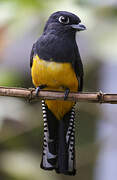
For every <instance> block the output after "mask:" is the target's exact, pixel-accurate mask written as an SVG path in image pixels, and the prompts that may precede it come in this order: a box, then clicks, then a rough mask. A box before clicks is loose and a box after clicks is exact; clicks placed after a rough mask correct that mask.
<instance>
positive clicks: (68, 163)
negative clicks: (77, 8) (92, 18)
mask: <svg viewBox="0 0 117 180" xmlns="http://www.w3.org/2000/svg"><path fill="white" fill-rule="evenodd" d="M85 29H86V28H85V26H84V25H82V24H81V20H80V18H79V17H78V16H76V15H75V14H72V13H70V12H66V11H58V12H55V13H53V14H52V15H51V16H50V17H49V19H48V21H47V23H46V25H45V28H44V31H43V34H42V35H41V37H40V38H39V39H38V40H37V41H36V43H34V44H33V47H32V51H31V56H30V66H31V75H32V81H33V84H34V85H35V87H36V94H37V95H38V92H39V90H40V89H45V90H46V89H47V90H58V91H64V93H65V94H64V100H63V101H62V100H43V101H42V109H43V119H44V144H43V155H42V162H41V168H43V169H45V170H53V169H54V170H55V171H56V172H57V173H62V174H66V175H75V173H76V169H75V129H74V117H75V112H74V104H75V102H72V101H67V97H68V94H69V92H70V91H71V92H77V91H82V87H83V65H82V62H81V58H80V54H79V50H78V47H77V44H76V40H75V35H76V32H77V31H83V30H85Z"/></svg>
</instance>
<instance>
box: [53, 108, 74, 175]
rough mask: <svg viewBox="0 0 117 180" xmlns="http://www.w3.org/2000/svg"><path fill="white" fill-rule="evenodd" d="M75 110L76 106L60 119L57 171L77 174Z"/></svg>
mask: <svg viewBox="0 0 117 180" xmlns="http://www.w3.org/2000/svg"><path fill="white" fill-rule="evenodd" d="M74 118H75V111H74V108H72V110H71V111H70V112H69V113H67V114H66V115H65V116H64V117H63V119H62V120H61V121H59V123H60V124H59V138H58V139H59V141H58V167H57V169H56V172H57V173H62V174H66V175H75V174H76V169H75V127H74V126H75V124H74Z"/></svg>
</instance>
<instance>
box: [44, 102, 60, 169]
mask: <svg viewBox="0 0 117 180" xmlns="http://www.w3.org/2000/svg"><path fill="white" fill-rule="evenodd" d="M42 110H43V120H44V142H43V155H42V161H41V168H42V169H45V170H53V169H55V168H56V162H57V144H58V143H57V141H58V140H57V139H58V137H57V136H58V120H57V119H56V117H55V116H54V115H53V114H52V112H51V111H50V110H49V109H48V108H47V106H46V105H45V102H44V100H42Z"/></svg>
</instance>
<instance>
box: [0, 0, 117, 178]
mask: <svg viewBox="0 0 117 180" xmlns="http://www.w3.org/2000/svg"><path fill="white" fill-rule="evenodd" d="M59 10H65V11H70V12H72V13H75V14H77V15H78V16H79V17H80V18H81V20H82V23H83V24H85V25H86V27H87V31H85V32H81V33H78V34H77V42H78V46H79V50H80V54H81V57H82V61H83V64H84V72H85V77H84V91H88V92H94V91H99V90H103V91H106V92H112V93H113V92H116V89H117V85H116V74H117V72H116V69H117V2H116V0H107V1H101V0H98V1H96V0H59V1H57V0H49V1H46V0H43V1H42V0H0V86H9V87H33V85H32V81H31V76H30V68H29V64H30V63H29V57H30V51H31V47H32V44H33V43H34V42H35V41H36V40H37V38H38V37H39V36H40V35H41V33H42V31H43V28H44V24H45V22H46V20H47V19H48V17H49V16H50V14H51V13H53V12H55V11H59ZM115 107H116V108H117V106H116V105H110V106H109V105H100V104H91V103H78V104H77V105H76V157H77V169H78V172H77V175H76V176H75V177H68V176H64V175H58V174H56V173H55V172H54V171H53V172H47V171H43V170H41V169H40V161H41V152H42V143H43V121H42V112H41V103H40V102H31V103H29V102H28V101H27V100H26V99H25V100H22V99H18V98H10V97H9V98H8V97H7V98H6V97H0V180H38V179H39V180H40V179H42V180H45V179H48V180H49V179H51V180H52V179H54V180H55V179H59V178H61V179H64V180H65V179H68V180H69V179H72V178H73V179H79V180H102V179H105V180H107V179H108V178H104V177H105V174H104V173H106V175H107V174H108V173H107V172H108V171H109V169H108V168H106V170H105V169H104V170H103V168H104V167H105V166H104V165H103V166H102V168H100V167H101V165H102V163H101V162H102V159H101V155H100V153H101V152H102V151H103V152H102V156H103V155H104V154H105V152H107V149H106V148H105V149H104V150H103V149H102V147H105V144H104V143H105V142H107V140H108V136H109V137H110V134H108V133H105V134H106V135H105V134H103V131H104V132H106V130H107V127H106V124H107V122H108V124H109V125H108V129H109V127H110V126H111V130H109V133H110V132H111V134H112V132H113V127H114V128H115V129H114V130H115V131H114V132H116V127H117V126H116V121H114V122H113V119H114V120H115V114H114V113H116V108H115ZM113 109H114V110H113ZM108 113H109V114H108ZM105 114H106V116H105ZM102 122H104V123H103V125H102ZM107 131H108V130H107ZM116 136H117V134H116V133H115V134H114V137H116ZM113 141H114V140H113ZM111 142H112V139H111ZM115 142H116V140H115V141H114V142H113V143H114V144H115ZM106 145H107V144H106ZM108 146H109V147H110V146H111V147H112V145H110V144H109V143H108ZM114 150H116V151H115V156H114V158H113V159H115V157H116V155H117V149H116V148H115V147H114ZM109 152H111V151H110V150H109ZM103 157H104V156H103ZM109 157H110V161H111V160H112V158H111V155H110V156H109ZM105 159H106V157H105ZM105 159H103V162H106V167H107V164H110V161H108V162H107V161H105ZM116 166H117V165H116ZM115 172H116V170H115ZM107 177H109V178H110V179H112V180H114V177H113V176H111V175H110V176H107ZM116 177H117V176H116Z"/></svg>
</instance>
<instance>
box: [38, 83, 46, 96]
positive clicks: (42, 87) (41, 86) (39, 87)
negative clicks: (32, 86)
mask: <svg viewBox="0 0 117 180" xmlns="http://www.w3.org/2000/svg"><path fill="white" fill-rule="evenodd" d="M46 87H47V85H45V84H42V85H40V86H38V87H37V88H36V96H38V93H39V91H40V90H41V89H44V88H46Z"/></svg>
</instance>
